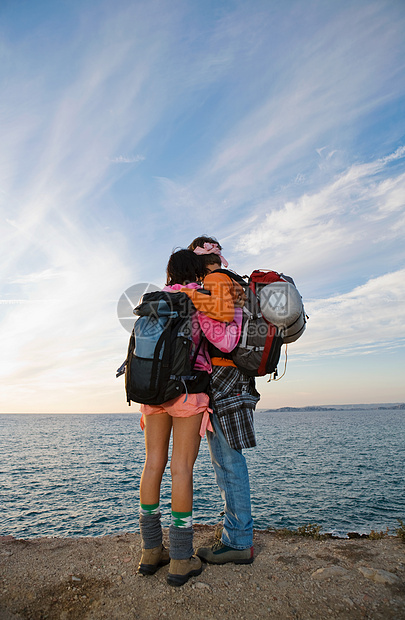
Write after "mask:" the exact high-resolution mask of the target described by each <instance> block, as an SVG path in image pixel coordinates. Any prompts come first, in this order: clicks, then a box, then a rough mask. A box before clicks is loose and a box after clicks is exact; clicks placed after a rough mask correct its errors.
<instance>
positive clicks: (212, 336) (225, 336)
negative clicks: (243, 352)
mask: <svg viewBox="0 0 405 620" xmlns="http://www.w3.org/2000/svg"><path fill="white" fill-rule="evenodd" d="M197 317H198V323H199V325H200V327H201V329H202V331H203V333H204V334H205V336H206V337H207V339H208V340H209V341H210V342H212V344H214V345H215V346H216V347H217V349H219V350H220V351H222V352H223V353H230V352H231V351H232V350H233V349H234V348H235V347H236V345H237V344H238V341H239V338H240V332H241V326H242V309H241V308H235V316H234V319H233V321H231V322H230V323H223V322H221V321H215V320H214V319H211V318H210V317H208V316H206V315H205V314H202V313H201V312H198V313H197Z"/></svg>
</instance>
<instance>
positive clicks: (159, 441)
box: [140, 413, 172, 505]
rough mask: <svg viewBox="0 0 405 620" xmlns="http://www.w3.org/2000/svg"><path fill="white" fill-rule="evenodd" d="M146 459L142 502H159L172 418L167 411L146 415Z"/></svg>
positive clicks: (141, 489)
mask: <svg viewBox="0 0 405 620" xmlns="http://www.w3.org/2000/svg"><path fill="white" fill-rule="evenodd" d="M144 421H145V450H146V459H145V465H144V468H143V472H142V477H141V486H140V500H141V504H147V505H152V504H158V503H159V500H160V485H161V482H162V476H163V472H164V470H165V468H166V464H167V457H168V450H169V441H170V433H171V430H172V418H171V417H170V416H169V414H167V413H157V414H154V415H145V416H144Z"/></svg>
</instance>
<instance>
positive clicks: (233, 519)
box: [207, 413, 253, 549]
mask: <svg viewBox="0 0 405 620" xmlns="http://www.w3.org/2000/svg"><path fill="white" fill-rule="evenodd" d="M211 421H212V426H213V428H214V433H211V432H210V431H207V439H208V446H209V450H210V454H211V462H212V464H213V466H214V471H215V478H216V481H217V485H218V487H219V490H220V491H221V497H222V499H223V500H224V502H225V516H224V530H223V533H222V542H223V543H224V545H227V546H229V547H233V548H234V549H247V548H248V547H251V546H252V545H253V520H252V510H251V504H250V485H249V473H248V469H247V465H246V460H245V457H244V456H243V454H242V450H235V449H234V448H231V447H230V445H229V444H228V442H227V440H226V439H225V436H224V434H223V432H222V430H221V425H220V423H219V421H218V418H217V416H216V415H215V413H214V414H213V415H212V416H211Z"/></svg>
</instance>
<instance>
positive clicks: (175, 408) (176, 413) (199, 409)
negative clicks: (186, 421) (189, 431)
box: [140, 392, 213, 437]
mask: <svg viewBox="0 0 405 620" xmlns="http://www.w3.org/2000/svg"><path fill="white" fill-rule="evenodd" d="M209 402H210V399H209V396H208V394H205V393H204V392H200V393H198V394H187V399H186V396H185V394H181V395H180V396H177V397H176V398H173V399H172V400H168V401H166V402H165V403H163V404H162V405H141V406H140V412H141V413H142V417H141V429H142V430H143V429H144V428H145V422H144V419H143V418H144V416H145V415H156V414H158V413H168V414H169V415H170V416H172V417H173V418H190V417H191V416H193V415H198V414H199V413H202V414H203V417H202V420H201V426H200V435H201V437H204V435H205V431H206V430H209V431H211V432H213V428H212V425H211V421H210V415H209V414H210V413H212V409H210V408H209Z"/></svg>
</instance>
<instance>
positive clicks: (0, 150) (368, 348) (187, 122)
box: [0, 0, 405, 412]
mask: <svg viewBox="0 0 405 620" xmlns="http://www.w3.org/2000/svg"><path fill="white" fill-rule="evenodd" d="M404 32H405V4H404V3H403V2H402V1H400V0H393V1H384V0H378V1H376V2H373V1H372V0H367V1H361V0H358V1H356V0H351V1H350V2H348V1H345V0H343V1H340V2H326V1H325V0H323V1H311V0H309V1H307V2H302V1H294V0H287V1H286V2H283V3H280V2H276V1H275V0H274V1H273V0H266V1H261V0H253V1H252V2H238V1H226V2H221V1H220V0H219V1H217V2H210V1H205V2H197V1H191V0H184V1H182V0H171V1H170V2H168V1H163V0H152V1H150V2H140V1H138V0H134V1H129V0H115V1H114V2H110V1H100V0H80V2H79V1H75V0H71V1H67V0H66V1H65V2H63V1H60V2H53V1H51V0H46V1H41V0H36V1H35V2H31V1H28V0H27V1H23V0H3V2H2V3H1V6H0V81H1V91H0V92H1V97H0V131H1V134H0V135H1V140H0V234H1V245H0V252H1V261H0V265H1V267H0V269H1V279H0V287H1V290H0V300H1V301H0V337H1V343H2V344H1V358H0V362H1V375H0V376H1V393H0V411H1V412H120V411H126V410H127V406H126V403H125V396H124V387H123V382H122V381H121V380H120V379H115V374H114V371H115V369H116V368H117V367H118V366H119V365H120V363H121V362H122V360H123V358H124V357H125V352H126V347H127V341H128V333H127V332H126V331H125V330H124V329H123V327H122V326H121V325H120V323H119V321H118V318H117V302H118V299H119V297H120V295H121V294H122V292H123V291H125V290H126V289H127V288H129V287H130V286H131V285H133V284H136V283H138V282H151V283H154V284H156V285H158V286H160V285H163V283H164V272H165V267H166V263H167V259H168V257H169V255H170V253H171V251H172V249H173V248H175V247H184V246H186V245H187V244H188V243H189V242H190V241H191V240H192V239H193V238H194V237H195V236H197V235H200V234H209V235H214V236H216V237H217V238H218V239H219V240H220V241H221V243H222V245H223V247H224V255H225V257H226V258H227V259H228V261H229V263H230V267H231V268H233V269H235V270H236V271H238V272H240V273H250V272H251V271H252V270H253V269H254V268H269V269H275V270H278V271H283V272H284V273H287V274H289V275H291V276H293V277H294V279H295V281H296V283H297V286H298V288H299V290H300V292H301V294H302V295H303V298H304V301H305V307H306V311H307V313H308V314H309V315H310V320H309V324H308V329H307V331H306V333H305V334H304V336H303V337H302V338H301V339H300V340H299V341H298V342H296V343H294V344H292V345H291V346H290V347H289V351H288V356H289V360H288V367H287V374H286V376H285V377H284V378H283V379H282V380H281V381H279V382H277V383H267V381H266V379H259V381H258V387H259V390H260V392H261V393H262V401H261V403H260V406H261V407H263V408H264V407H281V406H286V405H293V406H299V405H309V404H339V403H367V402H402V401H404V400H405V391H404V387H403V378H402V376H403V368H404V338H405V261H404V248H405V244H404V224H405V215H404V202H405V198H404V197H405V165H404V164H405V105H404V101H405V99H404V95H405V39H404V36H403V33H404ZM134 410H135V409H134Z"/></svg>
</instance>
